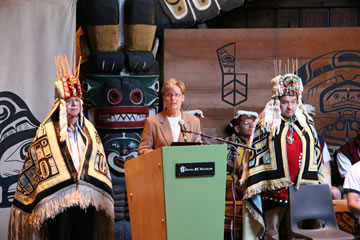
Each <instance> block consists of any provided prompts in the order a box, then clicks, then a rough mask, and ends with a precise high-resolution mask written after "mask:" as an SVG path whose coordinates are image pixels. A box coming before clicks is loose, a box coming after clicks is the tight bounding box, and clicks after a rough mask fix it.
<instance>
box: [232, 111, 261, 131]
mask: <svg viewBox="0 0 360 240" xmlns="http://www.w3.org/2000/svg"><path fill="white" fill-rule="evenodd" d="M258 116H259V114H258V113H257V112H251V111H244V110H238V111H237V112H236V115H235V116H234V118H233V119H232V120H231V121H230V123H229V125H230V127H232V128H233V127H234V126H235V125H236V124H237V123H238V122H241V121H243V120H246V119H253V120H254V121H255V119H256V118H257V117H258Z"/></svg>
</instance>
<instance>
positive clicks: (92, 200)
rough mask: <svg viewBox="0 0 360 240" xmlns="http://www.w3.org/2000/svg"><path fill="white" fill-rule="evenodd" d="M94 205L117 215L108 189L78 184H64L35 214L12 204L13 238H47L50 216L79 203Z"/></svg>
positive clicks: (112, 214)
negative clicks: (43, 230)
mask: <svg viewBox="0 0 360 240" xmlns="http://www.w3.org/2000/svg"><path fill="white" fill-rule="evenodd" d="M90 205H92V206H94V207H95V208H96V210H97V211H104V213H105V214H106V216H107V217H108V218H110V219H111V222H112V221H113V219H114V201H113V199H112V197H111V196H110V195H109V194H107V193H106V192H104V191H102V190H100V189H95V188H94V187H93V186H92V187H89V186H87V185H78V186H77V189H76V186H75V185H72V186H69V187H67V188H64V189H62V190H60V191H58V192H56V193H55V194H53V195H51V196H49V197H47V198H45V199H43V200H42V201H41V202H39V203H38V205H37V206H36V208H35V209H34V210H33V212H32V213H31V214H29V213H26V212H24V211H22V210H21V209H19V208H16V207H14V206H12V208H11V212H10V222H9V239H11V240H13V239H14V240H30V239H43V238H42V237H41V236H40V235H41V234H42V233H41V231H40V228H41V226H42V224H43V223H44V222H45V221H46V220H48V219H49V218H54V217H55V216H56V215H57V214H59V213H61V212H63V211H64V210H65V209H66V208H68V207H72V206H79V207H80V208H82V209H85V208H87V207H89V206H90Z"/></svg>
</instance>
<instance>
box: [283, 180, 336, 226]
mask: <svg viewBox="0 0 360 240" xmlns="http://www.w3.org/2000/svg"><path fill="white" fill-rule="evenodd" d="M289 198H290V223H291V228H292V229H297V228H298V223H299V222H301V221H303V220H306V219H316V220H322V221H323V222H324V224H325V225H324V227H336V228H338V225H337V222H336V216H335V212H334V206H333V203H332V197H331V192H330V187H329V185H328V184H306V185H301V186H300V187H299V189H298V190H296V189H295V186H291V187H290V189H289Z"/></svg>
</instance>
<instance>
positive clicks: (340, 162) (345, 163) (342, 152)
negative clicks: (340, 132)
mask: <svg viewBox="0 0 360 240" xmlns="http://www.w3.org/2000/svg"><path fill="white" fill-rule="evenodd" d="M355 132H356V136H355V138H354V140H353V141H351V142H350V143H346V144H344V145H342V146H341V147H340V148H339V149H338V150H336V151H335V154H334V158H335V160H336V164H337V170H338V174H339V176H340V178H341V179H340V183H342V181H344V178H345V176H346V174H347V171H348V170H349V168H350V167H351V166H352V165H354V164H355V163H357V162H359V160H360V127H358V128H357V129H356V130H355Z"/></svg>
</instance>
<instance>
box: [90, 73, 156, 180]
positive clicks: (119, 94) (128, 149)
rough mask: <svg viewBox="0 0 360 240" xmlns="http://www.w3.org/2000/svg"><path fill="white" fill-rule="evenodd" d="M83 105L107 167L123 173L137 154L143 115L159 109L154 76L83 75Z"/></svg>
mask: <svg viewBox="0 0 360 240" xmlns="http://www.w3.org/2000/svg"><path fill="white" fill-rule="evenodd" d="M84 79H85V83H84V87H83V88H84V90H85V93H84V105H85V109H86V111H87V116H88V118H89V120H90V121H92V122H93V123H94V125H95V127H96V128H97V130H98V132H99V134H100V136H101V138H102V141H103V145H104V148H105V154H106V156H107V161H108V163H109V166H110V167H111V170H112V171H113V172H115V173H124V164H125V162H126V161H127V160H129V159H131V158H135V157H137V149H138V147H139V143H140V139H141V132H142V129H143V127H144V123H145V118H146V117H148V116H150V115H154V114H156V113H157V112H158V108H159V97H158V93H159V81H158V76H152V75H147V76H116V75H88V76H84Z"/></svg>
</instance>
